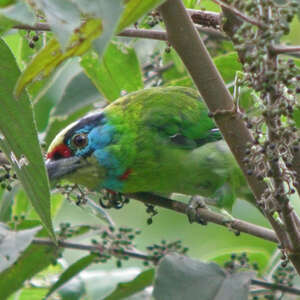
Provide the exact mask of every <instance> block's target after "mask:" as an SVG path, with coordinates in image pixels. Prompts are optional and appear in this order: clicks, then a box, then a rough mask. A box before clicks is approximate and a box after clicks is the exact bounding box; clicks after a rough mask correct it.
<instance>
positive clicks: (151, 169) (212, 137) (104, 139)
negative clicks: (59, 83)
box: [46, 87, 254, 209]
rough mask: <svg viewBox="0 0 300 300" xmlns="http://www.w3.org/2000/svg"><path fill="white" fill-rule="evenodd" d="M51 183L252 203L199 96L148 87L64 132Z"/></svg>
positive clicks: (52, 152) (53, 149)
mask: <svg viewBox="0 0 300 300" xmlns="http://www.w3.org/2000/svg"><path fill="white" fill-rule="evenodd" d="M46 165H47V169H48V174H49V178H50V180H57V179H60V178H65V179H68V180H69V181H71V182H74V183H78V184H82V185H84V186H86V187H87V188H89V189H90V190H101V189H107V190H109V191H113V192H120V193H125V194H126V193H135V192H151V193H154V194H159V195H170V194H172V193H180V194H185V195H191V196H193V195H200V196H203V197H209V198H210V199H213V200H214V201H215V202H216V204H217V205H218V206H220V207H225V208H227V209H231V207H232V205H233V202H234V200H235V199H236V198H243V199H246V200H249V201H252V202H253V201H254V199H253V197H252V195H251V193H250V191H249V189H248V186H247V184H246V182H245V179H244V177H243V175H242V172H241V170H240V168H239V167H238V165H237V163H236V162H235V160H234V158H233V156H232V154H231V152H230V150H229V149H228V147H227V145H226V144H225V142H224V141H222V136H221V134H220V132H219V130H218V129H217V128H216V126H215V124H214V122H213V120H212V119H211V118H209V116H208V110H207V107H206V106H205V104H204V102H203V101H202V100H201V99H200V97H199V95H198V93H197V92H196V91H195V90H193V89H190V88H184V87H168V88H150V89H145V90H142V91H138V92H134V93H131V94H128V95H126V96H124V97H121V98H120V99H118V100H116V101H114V102H113V103H111V104H110V105H108V106H107V107H105V109H103V110H102V111H101V112H96V113H92V114H89V115H87V116H85V117H83V118H81V119H80V120H78V121H77V122H75V123H73V124H71V125H69V126H68V127H67V128H65V129H64V130H62V131H61V132H60V133H59V134H58V135H57V136H56V137H55V139H54V140H53V142H52V143H51V145H50V147H49V150H48V153H47V162H46Z"/></svg>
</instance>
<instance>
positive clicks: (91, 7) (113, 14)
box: [73, 0, 124, 57]
mask: <svg viewBox="0 0 300 300" xmlns="http://www.w3.org/2000/svg"><path fill="white" fill-rule="evenodd" d="M73 1H74V2H75V3H76V4H77V6H78V7H79V9H80V10H81V12H82V13H83V14H87V15H89V16H93V17H95V18H99V19H101V20H102V24H103V32H102V34H101V36H100V37H99V38H97V39H96V40H95V41H94V43H93V45H94V48H95V50H96V52H97V54H98V55H99V57H101V56H102V54H103V52H104V50H105V48H106V46H107V44H108V42H109V41H110V40H111V38H112V36H113V34H114V33H115V29H116V27H117V25H118V21H119V19H120V16H121V14H122V12H123V10H124V8H123V2H124V1H123V0H114V1H111V0H73Z"/></svg>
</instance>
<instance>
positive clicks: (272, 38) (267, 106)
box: [226, 0, 300, 213]
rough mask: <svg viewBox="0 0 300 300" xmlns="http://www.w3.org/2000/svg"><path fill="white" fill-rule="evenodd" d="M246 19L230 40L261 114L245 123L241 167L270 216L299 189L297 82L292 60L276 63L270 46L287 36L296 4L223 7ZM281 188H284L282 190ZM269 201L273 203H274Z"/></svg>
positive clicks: (299, 79)
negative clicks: (259, 185)
mask: <svg viewBox="0 0 300 300" xmlns="http://www.w3.org/2000/svg"><path fill="white" fill-rule="evenodd" d="M226 2H227V3H229V4H230V5H232V6H234V8H235V9H237V10H239V11H241V12H242V13H243V14H244V15H246V16H247V17H248V18H249V22H243V23H242V24H241V26H239V28H238V29H236V31H235V33H234V35H233V36H232V40H233V42H234V45H235V49H236V50H237V51H238V54H239V57H240V60H241V61H242V63H243V66H244V72H245V78H244V81H243V84H245V85H247V86H248V87H250V88H251V89H252V90H253V96H254V98H255V106H256V109H257V110H258V111H260V114H259V115H258V116H256V117H252V118H250V117H247V116H245V117H244V121H245V122H246V124H247V127H248V128H250V129H251V130H252V133H253V137H254V141H253V143H251V144H249V145H248V147H247V150H246V153H245V159H244V163H245V165H246V166H247V168H248V175H252V174H253V175H255V176H256V177H257V179H258V180H263V181H265V183H266V184H267V185H268V188H267V189H266V190H265V193H264V195H263V197H262V200H261V202H260V203H259V205H260V206H261V207H262V208H263V209H264V210H267V211H269V212H270V213H273V212H274V211H280V210H281V205H284V202H287V201H288V196H290V195H291V194H293V193H295V190H294V188H293V186H298V185H299V182H297V180H296V173H295V170H293V158H294V156H295V154H296V153H297V152H298V151H299V149H300V146H299V145H300V138H299V132H298V129H297V127H296V124H295V121H294V111H295V110H298V109H299V108H300V106H299V104H298V103H297V93H298V92H299V84H300V76H299V75H297V68H296V66H295V64H294V62H293V60H292V59H288V60H287V59H281V58H279V57H278V55H279V53H277V52H276V45H275V42H276V41H279V40H280V38H281V37H282V36H283V35H284V34H287V33H288V31H289V22H291V20H292V18H293V16H294V15H295V13H296V12H297V9H298V2H297V1H294V0H287V1H285V4H278V3H275V2H274V1H270V0H266V1H239V0H234V1H232V0H230V1H226ZM285 186H286V187H287V188H285ZM273 199H276V200H277V201H276V202H274V201H273Z"/></svg>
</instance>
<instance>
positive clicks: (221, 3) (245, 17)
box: [212, 0, 267, 29]
mask: <svg viewBox="0 0 300 300" xmlns="http://www.w3.org/2000/svg"><path fill="white" fill-rule="evenodd" d="M212 1H213V2H215V3H216V4H218V5H220V6H221V7H222V8H226V9H227V10H230V11H231V12H232V13H234V14H235V15H236V16H237V17H239V18H240V19H242V20H244V21H246V22H248V23H250V24H253V25H255V26H257V27H259V28H261V29H264V28H266V26H267V25H266V24H263V23H261V22H259V21H258V20H255V19H253V18H250V17H248V16H246V15H244V14H243V13H242V12H240V11H239V10H237V9H236V8H234V7H232V6H230V5H228V4H227V3H224V2H223V1H219V0H212Z"/></svg>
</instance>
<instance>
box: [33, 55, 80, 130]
mask: <svg viewBox="0 0 300 300" xmlns="http://www.w3.org/2000/svg"><path fill="white" fill-rule="evenodd" d="M80 72H82V68H81V66H80V64H79V62H78V57H74V58H71V59H69V60H68V61H66V62H65V63H64V64H63V65H62V66H60V67H59V68H58V69H57V70H56V72H55V73H54V74H53V75H51V76H49V79H48V80H47V82H46V83H45V84H44V85H43V86H42V87H41V88H40V89H38V91H33V89H30V92H31V96H32V97H34V100H33V102H34V114H35V119H36V123H37V127H38V130H39V131H45V129H46V127H47V125H48V122H49V117H50V115H51V114H50V112H51V111H52V110H53V109H54V108H55V107H56V105H57V104H58V103H59V102H60V101H61V99H62V97H63V94H64V92H65V90H66V88H67V86H68V85H69V83H70V82H71V81H72V79H73V78H74V77H75V76H77V75H78V74H79V73H80Z"/></svg>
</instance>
